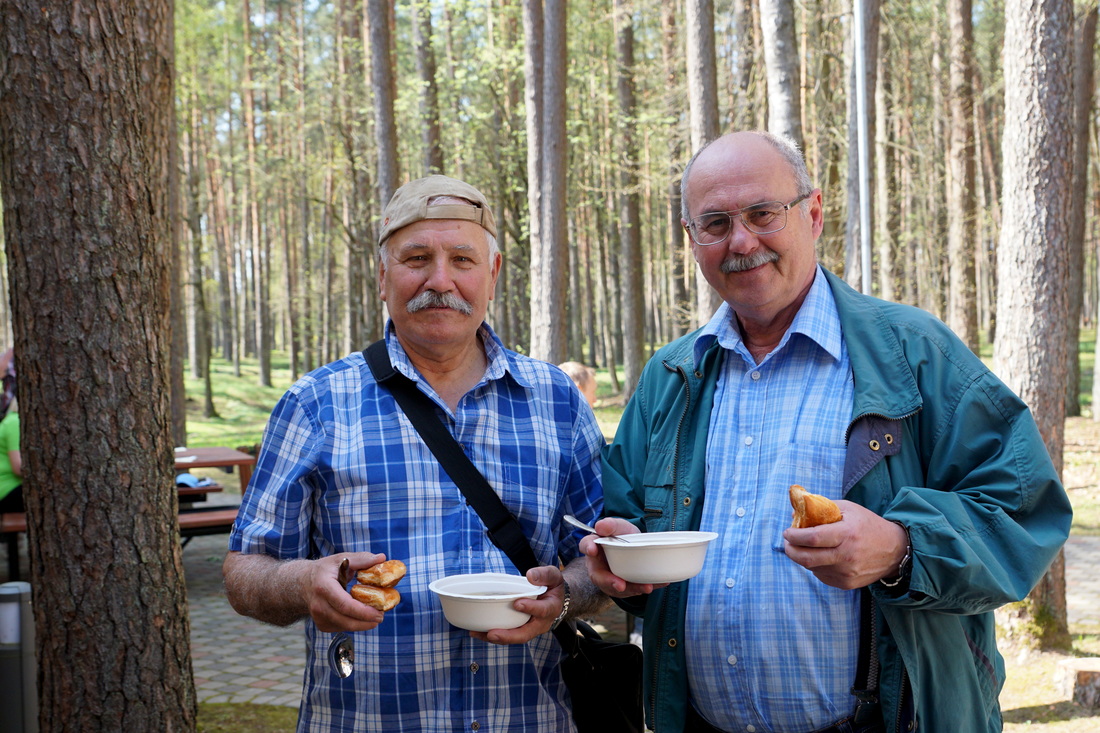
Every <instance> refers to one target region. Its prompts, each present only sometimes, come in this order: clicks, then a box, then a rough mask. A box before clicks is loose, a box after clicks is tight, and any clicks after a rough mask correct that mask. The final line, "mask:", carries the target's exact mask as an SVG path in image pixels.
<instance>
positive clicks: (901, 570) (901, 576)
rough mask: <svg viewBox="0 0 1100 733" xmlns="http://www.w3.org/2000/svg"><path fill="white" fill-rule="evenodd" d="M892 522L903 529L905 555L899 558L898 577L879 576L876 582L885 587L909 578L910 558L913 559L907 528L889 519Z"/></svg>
mask: <svg viewBox="0 0 1100 733" xmlns="http://www.w3.org/2000/svg"><path fill="white" fill-rule="evenodd" d="M890 521H892V522H894V524H896V525H898V526H899V527H901V528H902V529H904V530H905V556H904V557H903V558H901V563H900V564H899V565H898V577H896V578H894V579H893V580H886V579H885V578H879V579H878V582H880V583H882V584H883V585H884V586H886V587H887V588H895V587H897V586H898V585H899V584H900V583H901V581H903V580H908V579H909V571H910V560H912V559H913V540H912V539H911V538H910V537H909V528H908V527H906V526H905V525H904V524H902V523H901V522H897V521H894V520H890Z"/></svg>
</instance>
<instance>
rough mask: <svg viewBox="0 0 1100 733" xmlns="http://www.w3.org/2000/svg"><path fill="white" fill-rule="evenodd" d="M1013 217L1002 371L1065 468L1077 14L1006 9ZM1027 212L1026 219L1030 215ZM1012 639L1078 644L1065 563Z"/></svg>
mask: <svg viewBox="0 0 1100 733" xmlns="http://www.w3.org/2000/svg"><path fill="white" fill-rule="evenodd" d="M1005 19H1006V23H1005V43H1004V49H1005V84H1004V86H1005V130H1004V141H1003V145H1002V154H1003V165H1002V170H1003V173H1004V209H1005V211H1011V212H1015V213H1014V215H1013V216H1010V217H1006V218H1005V220H1004V223H1003V228H1002V230H1001V242H1000V247H999V249H998V252H997V255H998V256H997V271H998V277H999V281H1000V287H999V288H998V291H997V341H996V343H995V345H994V352H993V357H994V369H995V371H996V372H997V374H999V375H1000V376H1001V377H1002V378H1003V379H1004V380H1005V382H1006V383H1007V384H1008V386H1009V387H1011V388H1012V389H1013V391H1015V392H1016V394H1018V395H1019V396H1020V397H1021V398H1022V399H1023V400H1024V402H1026V403H1027V404H1028V405H1029V406H1030V407H1031V410H1032V413H1033V414H1034V416H1035V420H1036V422H1037V423H1038V426H1039V432H1040V433H1041V434H1042V436H1043V439H1044V440H1045V441H1046V445H1047V450H1048V451H1050V455H1051V457H1052V458H1053V459H1054V464H1055V466H1056V467H1057V468H1058V470H1059V472H1061V469H1062V448H1063V441H1064V429H1065V379H1066V358H1065V341H1066V333H1067V326H1066V320H1067V316H1068V314H1069V304H1068V302H1067V298H1066V283H1067V282H1068V281H1069V272H1068V269H1069V253H1068V250H1067V242H1068V239H1069V223H1070V220H1071V203H1070V202H1071V191H1070V187H1071V186H1072V185H1073V162H1072V161H1073V129H1072V124H1073V123H1072V120H1073V87H1072V85H1073V69H1072V64H1073V55H1072V54H1071V53H1068V52H1067V51H1068V49H1070V48H1072V47H1073V6H1072V3H1071V2H1069V0H1009V2H1008V3H1007V5H1006V6H1005ZM1025 212H1026V215H1024V213H1025ZM1001 616H1002V620H1003V622H1004V625H1005V626H1007V628H1008V631H1009V633H1010V635H1013V636H1016V637H1018V638H1019V639H1020V640H1021V641H1023V642H1025V643H1029V644H1036V645H1039V646H1043V647H1058V646H1065V645H1066V644H1067V643H1068V638H1069V636H1068V627H1067V621H1066V588H1065V563H1064V560H1063V557H1062V554H1061V553H1059V557H1058V560H1057V561H1056V562H1055V563H1054V565H1053V566H1052V567H1051V569H1050V570H1049V571H1048V572H1047V574H1046V575H1045V576H1044V577H1043V579H1042V580H1041V581H1040V582H1039V584H1038V585H1037V586H1036V587H1035V589H1034V590H1033V591H1032V592H1031V594H1030V595H1029V596H1028V598H1027V599H1026V601H1024V602H1022V603H1019V604H1015V605H1014V606H1012V607H1010V608H1008V609H1005V610H1004V611H1003V612H1002V613H1001Z"/></svg>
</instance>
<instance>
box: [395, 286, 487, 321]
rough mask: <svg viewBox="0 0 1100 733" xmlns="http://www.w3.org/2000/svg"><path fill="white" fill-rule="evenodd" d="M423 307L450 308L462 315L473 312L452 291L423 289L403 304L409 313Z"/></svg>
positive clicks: (467, 304) (470, 307) (471, 307)
mask: <svg viewBox="0 0 1100 733" xmlns="http://www.w3.org/2000/svg"><path fill="white" fill-rule="evenodd" d="M425 308H450V309H451V310H455V311H458V312H459V313H461V314H462V315H464V316H468V315H470V314H471V313H473V312H474V307H473V306H472V305H470V304H469V303H467V302H466V301H465V300H463V299H462V298H460V297H458V296H457V295H454V294H453V293H437V292H436V291H434V290H425V291H424V292H423V293H421V294H420V295H418V296H416V297H415V298H413V299H412V300H410V301H409V302H408V303H407V304H406V305H405V310H407V311H408V312H409V313H416V312H417V311H422V310H424V309H425Z"/></svg>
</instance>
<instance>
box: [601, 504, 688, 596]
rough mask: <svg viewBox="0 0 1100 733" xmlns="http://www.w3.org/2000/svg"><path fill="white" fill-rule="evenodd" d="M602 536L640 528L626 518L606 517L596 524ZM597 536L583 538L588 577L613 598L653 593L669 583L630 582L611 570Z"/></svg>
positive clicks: (635, 530) (633, 531) (634, 532)
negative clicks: (597, 541)
mask: <svg viewBox="0 0 1100 733" xmlns="http://www.w3.org/2000/svg"><path fill="white" fill-rule="evenodd" d="M594 527H595V530H596V532H598V533H599V536H600V537H610V536H611V535H626V534H637V533H638V528H637V527H635V526H634V525H633V524H631V523H630V522H628V521H626V520H625V519H619V518H618V517H604V518H603V519H601V520H600V521H598V522H596V524H595V525H594ZM596 539H597V538H596V537H595V536H594V535H588V536H587V537H585V538H583V539H582V540H581V544H580V548H581V552H583V553H584V554H585V562H586V563H587V567H588V577H589V578H590V579H591V580H592V582H593V584H595V586H596V587H597V588H599V589H600V590H601V591H603V592H604V593H606V594H607V595H609V596H611V597H612V598H629V597H631V596H639V595H643V594H648V593H652V592H653V591H654V589H656V588H664V587H665V586H666V585H668V583H630V582H627V581H625V580H623V579H622V578H620V577H619V576H618V575H615V574H614V573H612V572H611V568H609V567H608V565H607V556H606V555H604V552H603V548H602V547H601V546H600V545H598V544H596Z"/></svg>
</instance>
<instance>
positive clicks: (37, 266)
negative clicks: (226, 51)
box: [0, 0, 196, 733]
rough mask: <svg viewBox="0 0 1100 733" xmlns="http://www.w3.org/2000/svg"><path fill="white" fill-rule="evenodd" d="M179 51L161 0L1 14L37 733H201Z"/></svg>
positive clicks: (1, 104)
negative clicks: (177, 316) (177, 185)
mask: <svg viewBox="0 0 1100 733" xmlns="http://www.w3.org/2000/svg"><path fill="white" fill-rule="evenodd" d="M107 29H110V32H106V30H107ZM172 49H173V14H172V4H171V3H170V2H168V1H167V0H142V1H141V2H121V1H120V0H95V1H92V0H89V1H88V2H83V3H72V2H70V0H53V1H52V2H47V1H45V0H35V1H34V2H30V1H29V0H9V1H8V2H5V3H4V4H3V6H0V190H2V191H3V197H4V212H3V213H4V228H5V239H6V247H7V252H8V256H9V267H10V272H11V275H12V288H13V295H14V306H15V350H16V354H17V359H18V360H19V365H20V368H19V379H20V386H19V390H20V392H19V399H20V402H21V403H22V404H21V414H22V419H23V424H22V429H23V439H22V445H23V451H22V453H23V460H24V464H23V465H24V471H25V474H24V475H25V476H26V482H25V484H24V490H25V500H26V504H27V517H28V530H29V537H28V539H29V543H28V544H29V547H30V570H31V577H30V580H31V585H32V586H33V588H34V620H35V652H36V656H37V660H38V669H39V670H40V673H39V676H38V685H39V688H38V692H39V705H38V709H39V721H38V722H39V726H40V728H39V729H40V730H41V731H43V733H61V732H63V731H65V732H67V731H104V732H107V731H110V732H112V733H113V732H115V731H139V732H140V731H149V732H159V731H173V732H179V731H192V730H194V729H195V717H196V700H195V688H194V680H193V676H192V670H191V652H190V627H189V622H188V615H187V598H186V588H185V585H184V578H183V573H182V565H181V555H180V552H181V551H180V545H179V535H178V532H177V530H176V493H175V488H174V485H173V484H174V482H173V480H172V475H173V474H172V436H171V432H170V430H171V426H170V404H169V403H170V400H169V374H168V368H169V350H170V342H171V338H172V329H171V325H170V321H169V287H170V281H169V257H170V249H171V248H172V247H173V243H172V224H171V220H172V212H171V210H170V197H169V178H170V158H169V150H170V148H171V146H172V137H171V134H170V128H171V127H172V126H173V125H174V124H175V118H174V112H173V100H174V94H173V78H172V55H173V54H172ZM107 90H110V92H109V93H108V92H107ZM106 151H110V152H111V154H106ZM108 202H109V205H108ZM5 712H6V711H5ZM3 715H4V713H0V717H2V716H3Z"/></svg>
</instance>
